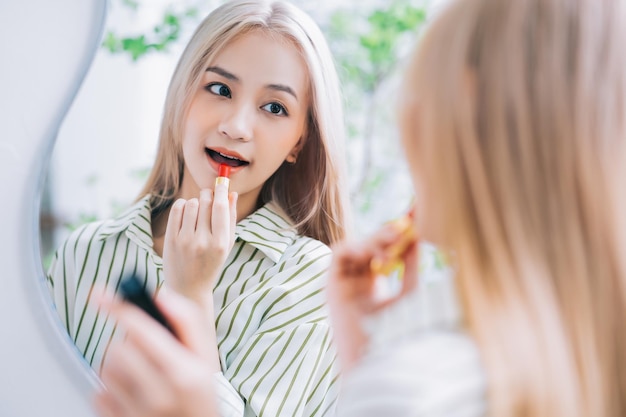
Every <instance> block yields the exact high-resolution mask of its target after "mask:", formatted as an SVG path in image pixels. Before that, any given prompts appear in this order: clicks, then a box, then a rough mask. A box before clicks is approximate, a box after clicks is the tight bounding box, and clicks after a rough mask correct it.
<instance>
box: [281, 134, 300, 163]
mask: <svg viewBox="0 0 626 417" xmlns="http://www.w3.org/2000/svg"><path fill="white" fill-rule="evenodd" d="M303 146H304V139H303V138H302V137H300V139H298V142H297V143H296V144H295V146H294V147H293V148H291V152H289V155H287V157H286V158H285V161H287V162H288V163H290V164H292V165H293V164H295V163H296V160H297V159H298V154H299V153H300V151H301V150H302V148H303Z"/></svg>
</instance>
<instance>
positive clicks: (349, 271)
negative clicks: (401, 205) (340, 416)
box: [327, 224, 418, 371]
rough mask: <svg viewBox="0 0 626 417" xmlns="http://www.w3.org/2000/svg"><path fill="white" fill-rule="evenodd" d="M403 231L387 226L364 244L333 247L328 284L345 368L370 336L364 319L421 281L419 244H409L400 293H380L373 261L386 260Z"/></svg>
mask: <svg viewBox="0 0 626 417" xmlns="http://www.w3.org/2000/svg"><path fill="white" fill-rule="evenodd" d="M401 233H402V232H401V231H400V230H398V229H397V228H396V227H393V225H391V224H389V225H385V226H384V227H383V228H382V229H381V230H380V231H379V232H377V233H376V234H375V235H373V236H372V237H371V238H370V239H369V240H367V241H365V242H363V243H354V242H343V243H341V244H339V245H336V246H335V247H333V260H332V263H331V266H330V269H329V282H328V287H327V297H328V304H329V308H330V313H331V314H330V316H331V320H332V324H333V334H334V338H335V343H336V346H337V353H338V356H339V360H340V361H341V364H342V367H343V369H344V371H346V370H349V369H350V368H351V367H352V366H353V365H354V364H355V363H356V362H357V361H358V360H359V359H360V357H361V355H362V353H363V350H364V349H365V347H366V345H367V343H368V338H367V335H366V333H365V332H364V331H363V328H362V322H363V319H364V318H365V317H366V316H368V315H370V314H372V313H375V312H377V311H380V310H381V309H384V308H386V307H388V306H390V305H391V304H393V303H395V302H397V301H398V300H399V299H400V298H402V297H403V296H404V295H405V294H407V293H408V292H410V291H411V290H412V289H414V288H415V286H416V284H417V261H418V259H417V258H418V255H417V247H418V243H417V242H413V243H411V244H409V245H408V246H407V248H406V250H405V251H404V253H402V255H401V259H402V261H404V264H405V270H404V275H403V278H402V281H401V283H402V284H401V288H400V290H399V292H398V293H397V294H395V295H393V296H392V297H390V298H381V297H380V294H378V293H377V291H376V290H377V285H376V284H377V280H378V279H384V277H380V276H377V275H376V274H375V273H374V272H373V271H372V260H373V259H377V260H386V257H387V256H388V255H387V254H388V252H389V249H390V248H391V247H392V245H393V244H394V243H396V242H397V241H398V240H399V239H401Z"/></svg>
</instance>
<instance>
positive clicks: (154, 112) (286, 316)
mask: <svg viewBox="0 0 626 417" xmlns="http://www.w3.org/2000/svg"><path fill="white" fill-rule="evenodd" d="M221 3H222V2H213V3H212V4H211V5H210V7H208V6H206V5H205V6H202V7H200V6H188V7H182V8H181V7H174V4H173V3H172V2H161V4H159V5H158V6H157V5H156V4H152V5H150V6H144V5H140V4H134V3H130V2H120V3H113V4H112V8H111V10H110V17H109V20H110V22H109V28H110V29H109V30H108V31H107V33H106V35H105V38H104V40H103V45H102V49H101V50H100V51H99V53H98V55H97V57H96V60H95V62H94V65H93V66H92V69H91V71H90V74H89V75H88V78H87V80H86V82H85V84H84V86H83V88H82V90H81V92H80V94H79V96H78V97H77V100H76V101H75V103H74V105H73V107H72V110H71V112H70V114H69V115H68V117H67V119H66V121H65V122H64V125H63V127H62V130H61V132H60V135H59V138H58V141H57V145H56V148H55V150H54V155H53V162H52V165H51V170H50V172H49V175H48V182H47V184H46V187H45V191H44V198H43V204H42V213H41V230H42V240H41V242H42V248H41V250H42V257H43V259H44V263H45V265H44V267H45V269H46V270H47V271H49V285H50V288H51V294H52V296H53V298H54V301H55V305H56V307H57V312H58V314H59V318H60V320H61V322H62V324H63V325H64V326H65V327H66V328H67V329H68V332H69V333H70V336H71V337H72V340H74V342H75V344H76V346H77V347H78V349H79V351H80V352H81V353H82V355H83V356H84V358H85V360H86V361H87V362H88V363H89V364H90V365H91V366H92V367H93V368H94V369H95V370H96V372H98V373H99V372H101V371H102V370H103V367H104V366H105V365H106V353H107V349H108V346H110V343H111V341H112V340H115V339H116V338H120V337H122V336H123V335H122V333H121V332H120V331H117V329H116V326H115V322H114V321H113V320H111V319H110V318H109V317H108V316H107V315H106V314H100V313H99V312H98V310H97V309H95V308H93V306H91V303H92V301H91V300H92V297H94V296H95V295H94V294H95V293H96V292H98V291H101V290H109V291H115V290H116V289H117V288H118V286H119V283H120V281H121V279H122V278H124V277H125V276H128V275H136V276H139V277H140V279H141V280H142V282H143V285H144V287H146V288H147V289H148V291H149V292H150V293H151V294H156V293H157V292H158V291H159V290H161V289H162V288H167V287H171V288H173V289H174V290H176V291H177V292H181V293H183V294H185V295H187V296H189V297H190V298H197V301H198V302H199V304H201V305H202V306H203V308H206V310H207V314H209V315H210V316H211V317H212V319H213V320H212V321H214V322H215V326H216V334H215V352H213V354H214V355H215V364H216V366H215V369H214V371H215V372H216V375H218V379H219V381H220V382H221V383H220V384H218V387H219V388H218V391H219V390H221V391H220V392H219V395H220V396H221V397H224V398H226V399H227V401H225V403H228V404H231V405H232V404H234V407H235V408H242V409H243V408H245V409H246V410H248V411H246V412H252V413H255V414H256V415H258V414H259V413H260V412H261V410H263V409H264V407H267V406H268V404H270V405H269V406H275V405H276V404H277V406H282V407H293V409H294V410H295V409H302V407H304V409H305V411H306V412H305V414H307V415H308V414H315V413H316V412H320V413H323V412H324V410H326V409H328V408H329V407H332V406H333V405H332V404H333V403H334V398H335V396H336V393H337V387H336V384H335V380H336V379H335V377H336V373H337V370H336V365H335V362H334V356H333V354H332V349H330V344H329V343H330V342H329V333H328V327H327V324H326V319H325V310H324V300H323V293H322V289H323V286H324V280H323V276H324V271H325V268H326V266H327V264H328V261H329V249H328V246H329V245H331V244H332V243H334V242H335V241H337V239H340V238H342V237H343V236H345V234H346V228H347V227H348V225H349V223H348V221H347V218H353V219H354V220H355V222H354V223H355V224H359V230H355V231H354V233H356V234H367V233H369V232H370V231H371V230H373V229H375V228H376V227H377V226H378V225H380V224H381V223H383V222H385V221H387V220H389V219H391V218H394V217H397V216H399V215H400V214H402V213H404V212H405V211H406V209H407V207H408V206H409V203H410V199H411V191H410V190H411V187H410V184H409V180H408V176H407V175H406V174H405V167H404V163H403V161H402V159H401V158H400V156H399V150H398V141H397V139H396V136H397V134H396V131H395V128H394V123H395V119H394V117H395V115H394V114H393V108H394V106H395V104H396V103H395V101H396V99H397V97H393V96H392V95H391V94H390V93H389V92H390V91H393V87H394V86H395V83H396V78H397V77H396V75H397V72H398V69H399V67H400V66H401V62H402V56H403V51H404V50H406V46H407V45H408V44H409V43H410V40H411V39H412V36H413V34H414V33H415V32H416V31H418V30H419V29H420V27H421V26H422V25H423V23H424V21H425V17H426V13H425V9H424V7H423V6H419V5H415V4H412V3H411V2H409V1H400V2H395V3H394V4H393V5H391V6H390V5H388V4H387V2H382V1H381V2H378V3H376V2H373V3H372V5H371V7H369V8H364V7H362V5H360V6H359V7H358V8H355V7H354V6H348V5H341V4H339V3H337V2H332V4H331V2H326V3H324V2H321V3H324V6H323V7H320V5H319V4H316V7H315V9H313V8H312V7H311V5H308V7H307V5H306V3H305V2H296V1H294V2H291V3H288V4H287V5H284V6H280V7H276V8H274V9H272V10H269V9H266V8H262V7H256V6H251V5H245V4H244V3H241V4H239V3H238V2H229V3H228V4H227V5H222V4H221ZM289 4H292V5H295V6H296V7H297V9H295V8H292V7H290V6H289ZM300 10H303V11H304V12H301V11H300ZM211 12H213V13H212V14H210V15H209V13H211ZM207 15H209V16H210V17H208V18H206V19H205V16H207ZM246 19H248V20H246ZM234 22H238V23H237V24H236V25H231V24H232V23H234ZM285 22H287V23H285ZM137 27H142V28H143V31H139V32H137V30H136V28H137ZM196 28H197V30H196ZM224 28H229V29H228V30H225V29H224ZM314 51H318V52H317V53H315V52H314ZM331 54H332V55H331ZM251 62H253V63H254V65H251V64H250V63H251ZM339 83H340V84H341V87H339ZM168 86H169V87H168ZM342 114H345V118H344V117H343V116H342ZM221 165H227V166H229V167H230V178H229V182H228V185H229V187H230V188H229V189H227V188H226V185H225V182H224V181H222V182H221V183H220V187H218V186H217V185H216V179H217V176H218V172H219V169H220V166H221ZM347 173H349V175H346V174H347ZM207 190H208V191H207ZM228 191H230V192H231V194H228ZM232 193H236V194H237V195H236V196H235V195H234V194H232ZM380 195H384V196H389V197H391V198H392V199H393V200H394V201H400V202H402V201H404V202H406V204H403V205H402V204H401V205H399V206H397V207H388V206H387V205H385V199H383V198H380V197H374V196H380ZM179 199H182V200H184V201H182V202H177V200H179ZM348 201H350V202H351V204H350V205H348V204H345V203H346V202H348ZM175 202H177V203H175ZM215 203H219V204H215ZM229 208H230V209H229ZM235 224H236V226H235ZM361 225H368V227H362V226H361ZM203 231H204V232H206V233H205V234H203V233H201V232H203ZM207 236H209V237H207ZM207 245H208V246H207ZM207 247H208V248H210V249H211V250H210V251H204V253H210V254H211V256H205V257H200V256H194V255H193V254H194V253H195V252H194V250H193V249H194V248H196V249H197V248H204V249H206V248H207ZM190 248H191V250H190ZM432 259H435V262H436V261H437V260H436V257H433V258H432ZM211 290H212V293H213V296H212V297H202V296H201V295H202V294H207V293H210V291H211ZM220 370H222V371H223V372H222V373H220V372H219V371H220ZM295 380H304V381H307V383H306V384H301V385H300V384H298V388H297V389H296V388H294V385H292V382H293V381H295ZM294 390H295V391H294ZM298 390H301V391H298ZM279 397H280V399H281V400H280V401H273V400H272V401H270V399H273V398H279ZM242 399H243V400H242ZM285 404H286V405H285ZM303 404H304V405H303ZM315 410H317V411H315ZM266 412H267V411H266ZM270 414H274V413H273V412H270Z"/></svg>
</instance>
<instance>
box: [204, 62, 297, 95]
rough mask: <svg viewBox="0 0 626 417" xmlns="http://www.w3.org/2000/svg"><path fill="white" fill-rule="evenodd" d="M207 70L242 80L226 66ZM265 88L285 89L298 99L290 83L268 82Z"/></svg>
mask: <svg viewBox="0 0 626 417" xmlns="http://www.w3.org/2000/svg"><path fill="white" fill-rule="evenodd" d="M206 71H207V72H214V73H216V74H218V75H221V76H222V77H224V78H226V79H227V80H231V81H235V82H239V81H241V80H240V79H239V77H237V76H236V75H235V74H233V73H231V72H228V71H226V70H225V69H224V68H221V67H215V66H214V67H208V68H207V69H206ZM265 88H269V89H270V90H276V91H283V92H285V93H287V94H291V95H292V96H293V97H294V98H295V99H296V100H298V95H297V94H296V92H295V91H293V88H291V87H289V86H288V85H284V84H268V85H267V86H265Z"/></svg>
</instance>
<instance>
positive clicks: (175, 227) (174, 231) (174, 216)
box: [165, 198, 186, 242]
mask: <svg viewBox="0 0 626 417" xmlns="http://www.w3.org/2000/svg"><path fill="white" fill-rule="evenodd" d="M185 202H186V201H185V200H183V199H182V198H179V199H178V200H176V201H175V202H174V204H172V208H171V209H170V214H169V217H168V218H167V227H166V229H165V241H166V242H169V241H172V240H173V239H174V240H175V238H176V237H177V236H178V233H179V232H180V228H181V227H182V224H183V212H184V210H185Z"/></svg>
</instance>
